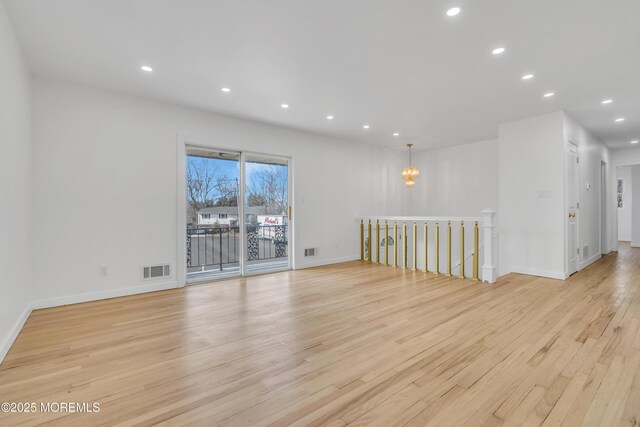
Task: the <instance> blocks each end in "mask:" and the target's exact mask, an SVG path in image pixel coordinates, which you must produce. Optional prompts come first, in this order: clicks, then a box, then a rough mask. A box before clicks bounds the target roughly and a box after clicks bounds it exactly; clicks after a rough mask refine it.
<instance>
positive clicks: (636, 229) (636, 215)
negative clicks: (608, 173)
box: [631, 166, 640, 248]
mask: <svg viewBox="0 0 640 427" xmlns="http://www.w3.org/2000/svg"><path fill="white" fill-rule="evenodd" d="M631 181H632V183H631V186H632V196H631V199H632V201H631V203H632V205H631V246H632V247H634V248H639V247H640V166H632V167H631Z"/></svg>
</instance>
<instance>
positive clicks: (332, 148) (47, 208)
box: [34, 78, 406, 305]
mask: <svg viewBox="0 0 640 427" xmlns="http://www.w3.org/2000/svg"><path fill="white" fill-rule="evenodd" d="M178 134H181V135H191V136H194V137H196V138H197V139H198V140H205V141H210V142H211V144H212V145H215V146H217V147H218V148H228V149H236V150H253V151H257V152H269V153H272V154H277V155H284V156H292V157H293V162H294V163H293V173H294V206H295V211H294V218H295V222H296V224H295V227H296V233H295V248H296V255H297V257H298V267H301V266H302V267H303V266H305V265H312V263H313V264H319V263H328V262H334V261H342V260H349V259H354V258H355V257H359V243H358V242H359V238H358V233H359V228H358V226H357V224H356V222H355V220H356V217H357V216H359V215H372V214H378V215H385V214H388V215H391V214H395V215H398V214H400V213H402V212H403V206H404V203H405V200H406V199H405V197H406V190H405V189H404V187H403V186H402V179H401V177H400V174H399V171H400V169H401V167H402V163H401V161H402V160H403V158H402V153H401V152H399V151H386V150H382V149H379V148H373V147H371V146H364V145H359V144H356V143H352V142H347V141H340V140H335V139H331V138H327V137H323V136H318V135H313V134H308V133H303V132H298V131H293V130H287V129H283V128H278V127H272V126H267V125H262V124H257V123H252V122H248V121H243V120H238V119H233V118H228V117H223V116H219V115H214V114H209V113H205V112H200V111H196V110H191V109H187V108H181V107H177V106H172V105H168V104H162V103H159V102H154V101H148V100H144V99H140V98H136V97H131V96H126V95H121V94H117V93H113V92H107V91H102V90H98V89H92V88H88V87H82V86H77V85H71V84H66V83H62V82H58V81H54V80H48V79H41V78H37V79H35V83H34V152H35V155H34V177H35V182H34V185H35V204H36V206H35V210H36V212H40V213H41V214H39V215H38V219H37V221H35V222H34V227H35V233H36V236H37V242H38V244H37V245H36V257H35V259H36V262H35V264H34V268H35V271H34V281H35V286H36V288H37V290H38V292H39V298H43V299H52V298H58V297H66V296H70V295H81V296H80V297H78V298H77V300H82V299H88V298H97V297H104V296H109V295H110V294H111V293H113V292H114V291H116V290H118V289H124V288H136V289H133V290H130V291H131V292H135V291H137V290H145V289H144V288H143V285H144V284H143V283H142V282H141V281H140V266H141V265H143V264H147V263H158V262H169V263H171V264H172V265H173V266H174V267H175V265H176V260H177V258H178V251H177V245H178V243H177V212H176V198H177V184H176V181H177V154H176V151H177V150H176V138H177V135H178ZM306 247H318V248H319V256H318V258H314V259H313V260H312V261H305V260H304V259H303V258H302V254H303V250H304V248H306ZM100 265H108V266H109V271H110V274H109V276H108V277H99V274H98V273H99V266H100ZM175 280H176V278H175V277H174V278H173V279H172V280H171V281H169V282H167V283H163V284H160V285H158V286H174V285H175ZM82 295H83V296H82ZM52 303H55V300H54V301H51V300H50V301H46V302H45V303H41V305H48V304H52Z"/></svg>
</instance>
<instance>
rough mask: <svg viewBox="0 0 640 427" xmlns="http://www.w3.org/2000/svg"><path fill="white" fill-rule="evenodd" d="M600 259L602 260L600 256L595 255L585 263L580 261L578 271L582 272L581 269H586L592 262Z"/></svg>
mask: <svg viewBox="0 0 640 427" xmlns="http://www.w3.org/2000/svg"><path fill="white" fill-rule="evenodd" d="M600 258H602V254H595V255H593V256H592V257H590V258H589V259H587V260H586V261H582V262H581V263H580V270H582V269H583V268H586V267H588V266H590V265H591V264H593V263H594V262H596V261H598V260H599V259H600Z"/></svg>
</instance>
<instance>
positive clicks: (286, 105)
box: [281, 104, 289, 108]
mask: <svg viewBox="0 0 640 427" xmlns="http://www.w3.org/2000/svg"><path fill="white" fill-rule="evenodd" d="M281 107H282V108H289V104H282V105H281Z"/></svg>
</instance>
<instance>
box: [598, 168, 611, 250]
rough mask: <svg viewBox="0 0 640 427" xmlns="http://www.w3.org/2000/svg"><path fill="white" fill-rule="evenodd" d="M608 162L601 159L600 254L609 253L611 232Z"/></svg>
mask: <svg viewBox="0 0 640 427" xmlns="http://www.w3.org/2000/svg"><path fill="white" fill-rule="evenodd" d="M607 166H608V165H607V162H606V161H604V159H601V160H600V200H599V208H600V255H605V254H608V253H609V232H608V230H607V224H609V215H608V213H607V206H608V203H607V193H608V191H607Z"/></svg>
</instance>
